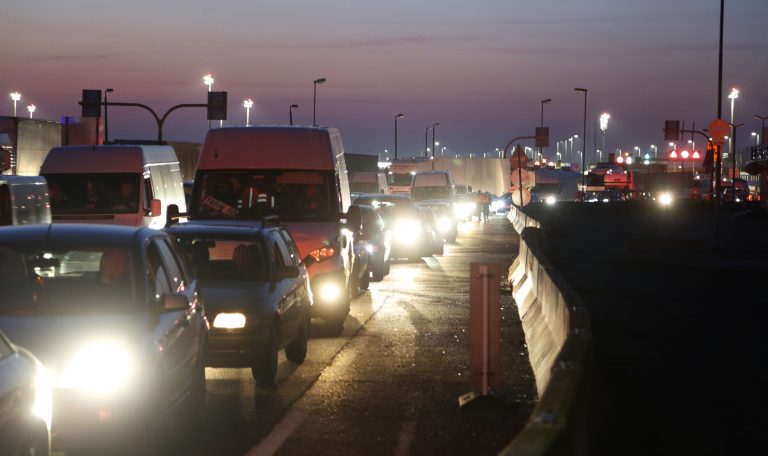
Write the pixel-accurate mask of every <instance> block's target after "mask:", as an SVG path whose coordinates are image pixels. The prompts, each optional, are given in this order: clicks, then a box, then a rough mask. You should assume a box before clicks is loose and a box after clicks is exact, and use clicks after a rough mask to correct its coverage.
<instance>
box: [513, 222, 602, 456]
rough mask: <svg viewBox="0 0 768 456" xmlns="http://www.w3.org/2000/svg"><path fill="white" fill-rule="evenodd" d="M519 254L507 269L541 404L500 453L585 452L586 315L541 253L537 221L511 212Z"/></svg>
mask: <svg viewBox="0 0 768 456" xmlns="http://www.w3.org/2000/svg"><path fill="white" fill-rule="evenodd" d="M509 220H510V221H511V222H512V224H513V225H514V227H515V229H516V230H517V231H518V232H519V233H520V237H521V239H520V253H519V255H518V257H517V258H516V259H515V261H514V263H513V264H512V266H511V267H510V270H509V281H510V283H511V284H512V287H513V297H514V298H515V302H516V303H517V305H518V308H519V312H520V319H521V320H522V324H523V330H524V331H525V339H526V342H527V344H528V351H529V357H530V360H531V366H532V368H533V371H534V374H535V376H536V387H537V390H538V393H539V400H538V402H537V404H536V407H535V409H534V411H533V413H532V415H531V417H530V418H529V419H528V423H527V424H526V427H525V429H524V430H523V431H522V432H521V433H520V434H518V435H517V437H516V438H515V439H514V440H513V441H512V442H510V443H509V445H507V447H506V448H504V449H503V450H502V451H501V452H500V453H499V454H500V455H503V456H508V455H561V454H569V455H570V454H589V453H590V451H589V449H590V434H591V432H590V429H591V422H592V418H591V416H592V412H590V407H589V405H590V397H591V387H592V386H593V383H592V382H591V378H592V376H593V372H594V369H593V361H592V359H591V343H592V332H591V327H590V323H589V315H588V313H587V310H586V308H585V306H584V305H583V303H582V302H581V298H580V297H579V296H578V295H577V294H576V292H575V291H574V290H573V289H572V288H571V287H570V286H569V285H568V284H567V283H566V282H565V280H564V279H563V278H562V277H561V276H560V274H559V273H558V272H557V270H555V268H554V267H553V266H552V264H551V263H550V262H549V261H548V260H547V258H546V256H545V255H544V249H543V247H544V242H545V239H544V232H543V230H542V229H541V225H540V223H539V222H538V221H537V220H535V219H534V218H532V217H530V216H528V215H527V214H525V213H524V212H522V211H520V210H517V209H516V208H514V207H513V208H512V209H511V211H510V214H509Z"/></svg>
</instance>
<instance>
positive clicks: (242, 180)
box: [191, 170, 341, 222]
mask: <svg viewBox="0 0 768 456" xmlns="http://www.w3.org/2000/svg"><path fill="white" fill-rule="evenodd" d="M195 180H196V185H195V189H194V193H193V195H192V208H191V210H192V214H193V217H195V218H200V219H211V218H225V219H233V218H234V219H259V218H262V217H264V216H265V215H278V216H279V217H280V219H281V220H283V221H294V222H295V221H338V216H339V214H340V212H341V207H340V205H341V202H340V200H339V196H338V193H337V192H336V191H334V188H335V185H334V184H335V181H336V177H335V175H334V173H333V172H332V171H331V172H326V171H296V170H290V171H289V170H242V171H241V170H211V171H198V175H197V177H196V179H195Z"/></svg>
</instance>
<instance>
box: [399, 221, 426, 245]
mask: <svg viewBox="0 0 768 456" xmlns="http://www.w3.org/2000/svg"><path fill="white" fill-rule="evenodd" d="M420 229H421V228H420V226H419V224H418V223H417V222H416V221H415V220H412V219H403V220H400V221H398V222H397V224H395V233H394V235H395V239H397V240H398V241H400V242H403V243H406V244H411V243H413V242H414V241H415V240H416V237H417V236H418V233H419V230H420Z"/></svg>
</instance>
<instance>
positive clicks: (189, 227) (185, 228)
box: [165, 220, 279, 236]
mask: <svg viewBox="0 0 768 456" xmlns="http://www.w3.org/2000/svg"><path fill="white" fill-rule="evenodd" d="M278 227H279V225H271V224H268V225H267V226H264V223H263V222H262V221H261V220H258V221H255V220H251V221H249V220H193V221H190V222H186V223H179V224H175V225H171V226H169V227H167V228H165V231H166V232H168V233H173V234H176V235H185V234H186V235H199V234H205V235H226V236H232V235H234V236H254V235H257V234H259V233H261V232H263V231H264V230H268V229H270V228H278Z"/></svg>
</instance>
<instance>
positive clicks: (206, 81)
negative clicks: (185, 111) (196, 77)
mask: <svg viewBox="0 0 768 456" xmlns="http://www.w3.org/2000/svg"><path fill="white" fill-rule="evenodd" d="M213 81H214V79H213V75H212V74H211V73H208V74H206V75H205V76H203V84H205V85H207V86H208V91H209V92H210V91H211V89H212V87H213ZM208 129H209V130H210V129H211V121H210V119H209V120H208Z"/></svg>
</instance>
